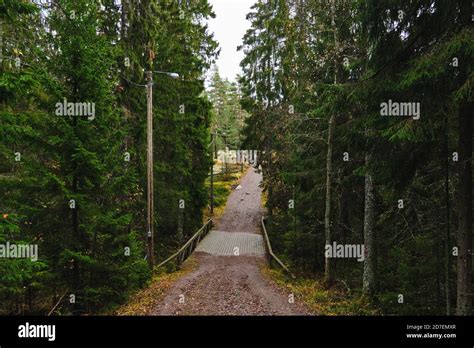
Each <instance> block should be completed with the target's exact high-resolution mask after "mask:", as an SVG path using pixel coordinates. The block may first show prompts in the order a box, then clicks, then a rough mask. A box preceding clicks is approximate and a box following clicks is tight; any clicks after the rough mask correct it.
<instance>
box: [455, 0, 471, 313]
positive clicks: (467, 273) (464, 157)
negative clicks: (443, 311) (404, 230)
mask: <svg viewBox="0 0 474 348" xmlns="http://www.w3.org/2000/svg"><path fill="white" fill-rule="evenodd" d="M459 6H460V15H461V18H460V22H461V23H462V24H463V25H464V26H468V25H470V22H471V6H470V4H469V1H459ZM459 62H460V64H459V67H460V68H459V82H460V84H463V83H465V81H466V79H467V71H466V66H467V59H466V58H465V57H463V56H461V57H459ZM458 116H459V117H458V120H459V139H458V153H459V184H458V185H459V186H458V197H457V200H458V202H457V203H458V236H457V237H458V248H459V251H458V279H457V283H458V284H457V285H458V288H457V309H456V313H457V314H458V315H468V314H470V311H471V302H472V292H473V291H472V288H471V281H472V278H471V273H472V103H469V102H468V101H467V100H463V101H462V102H461V103H460V105H459V115H458Z"/></svg>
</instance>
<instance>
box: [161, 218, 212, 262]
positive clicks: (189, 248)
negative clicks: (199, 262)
mask: <svg viewBox="0 0 474 348" xmlns="http://www.w3.org/2000/svg"><path fill="white" fill-rule="evenodd" d="M211 229H212V219H210V220H208V221H207V222H206V223H205V224H204V225H203V226H202V227H201V228H200V229H199V230H198V231H197V232H196V233H195V234H194V235H193V236H192V237H191V238H190V239H189V240H188V241H187V242H186V244H184V245H183V246H182V247H181V248H180V249H179V250H178V251H177V252H175V253H174V254H173V255H171V256H170V257H168V258H167V259H166V260H164V261H163V262H161V263H160V264H159V265H158V266H156V267H163V266H164V265H166V264H167V263H168V262H170V261H171V260H174V259H177V260H178V264H181V263H183V262H184V260H186V259H187V258H188V257H189V255H191V254H192V253H193V251H194V249H196V247H197V245H198V244H199V242H200V241H201V240H202V239H203V238H204V237H205V236H206V235H207V234H208V233H209V231H210V230H211Z"/></svg>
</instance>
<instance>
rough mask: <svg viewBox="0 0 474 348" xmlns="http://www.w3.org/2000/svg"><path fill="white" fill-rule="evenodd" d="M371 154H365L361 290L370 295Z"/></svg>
mask: <svg viewBox="0 0 474 348" xmlns="http://www.w3.org/2000/svg"><path fill="white" fill-rule="evenodd" d="M370 161H371V155H370V154H369V153H368V154H366V155H365V166H366V173H365V207H364V252H365V260H364V275H363V278H362V291H363V293H364V295H367V296H369V297H371V296H372V295H374V293H375V257H376V249H375V232H374V182H373V178H372V173H371V172H370V170H369V169H368V167H369V165H370Z"/></svg>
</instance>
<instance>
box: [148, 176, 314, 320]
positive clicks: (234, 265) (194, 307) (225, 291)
mask: <svg viewBox="0 0 474 348" xmlns="http://www.w3.org/2000/svg"><path fill="white" fill-rule="evenodd" d="M261 179H262V177H261V174H259V173H257V172H256V171H255V170H254V169H253V168H250V169H249V170H248V172H247V174H246V175H245V176H244V177H243V178H242V180H241V183H240V185H239V186H238V187H237V188H236V189H235V190H234V191H233V192H232V193H231V195H230V196H229V199H228V201H227V205H226V208H225V211H224V214H223V216H222V218H221V219H220V221H219V224H218V225H217V227H216V230H215V231H212V232H211V233H210V234H209V235H208V236H207V237H206V238H205V239H204V240H203V241H202V242H201V244H200V245H199V247H198V248H197V249H196V252H195V253H194V258H195V259H196V260H197V262H198V267H197V268H196V269H195V270H194V271H192V272H191V273H189V274H187V275H186V276H184V277H183V278H181V279H179V280H178V281H177V282H176V283H175V284H174V285H173V286H172V287H171V289H170V290H169V291H168V293H167V294H166V295H165V297H164V299H163V300H162V301H161V302H160V303H159V305H158V306H157V307H156V308H155V310H154V314H156V315H306V314H308V312H307V311H306V310H305V309H304V308H303V307H302V306H301V305H299V304H298V303H297V299H295V303H289V301H288V299H289V297H288V295H289V294H287V293H284V292H283V291H282V290H281V289H279V288H278V287H277V286H276V285H275V284H273V283H272V282H270V281H269V280H268V279H266V278H265V277H264V276H263V275H262V273H261V268H262V267H266V265H265V258H264V257H263V254H262V250H264V249H262V248H263V247H264V246H263V239H262V236H261V235H260V234H259V233H260V232H259V222H260V217H261V215H262V212H263V210H262V206H261V189H260V187H259V184H260V182H261ZM226 236H228V237H227V238H226ZM236 248H238V249H236ZM236 250H238V252H239V256H234V252H235V251H236Z"/></svg>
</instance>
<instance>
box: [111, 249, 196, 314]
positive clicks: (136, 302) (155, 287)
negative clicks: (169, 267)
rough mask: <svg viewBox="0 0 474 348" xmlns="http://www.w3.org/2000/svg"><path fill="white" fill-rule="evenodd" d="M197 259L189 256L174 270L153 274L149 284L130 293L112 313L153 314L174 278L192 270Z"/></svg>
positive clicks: (176, 278)
mask: <svg viewBox="0 0 474 348" xmlns="http://www.w3.org/2000/svg"><path fill="white" fill-rule="evenodd" d="M197 265H198V263H197V261H196V259H194V257H193V256H191V257H189V258H188V259H187V260H186V261H185V262H183V264H182V266H181V267H180V268H179V270H177V271H176V272H172V273H166V271H165V270H162V271H161V272H160V273H158V274H156V275H154V276H153V278H152V279H151V281H150V284H149V285H148V286H147V287H146V288H144V289H142V290H139V291H138V292H136V293H135V294H134V295H132V296H131V297H130V298H129V300H128V301H127V303H125V304H124V305H123V306H121V307H120V308H119V309H117V310H116V311H115V312H114V313H112V315H153V314H154V313H153V311H154V310H155V308H156V306H157V305H158V303H159V302H160V301H162V300H163V298H164V297H165V295H166V292H167V291H168V289H170V288H171V286H172V285H173V284H174V283H175V281H176V280H178V279H179V278H181V277H183V276H184V275H186V274H188V273H190V272H192V271H194V270H195V269H196V268H197Z"/></svg>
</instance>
